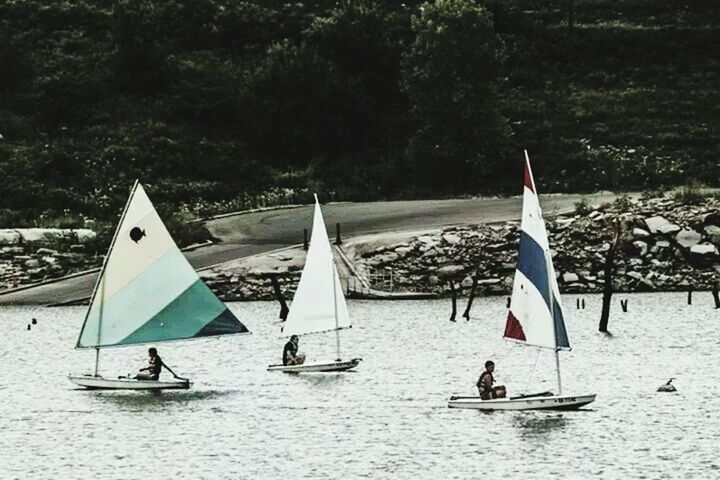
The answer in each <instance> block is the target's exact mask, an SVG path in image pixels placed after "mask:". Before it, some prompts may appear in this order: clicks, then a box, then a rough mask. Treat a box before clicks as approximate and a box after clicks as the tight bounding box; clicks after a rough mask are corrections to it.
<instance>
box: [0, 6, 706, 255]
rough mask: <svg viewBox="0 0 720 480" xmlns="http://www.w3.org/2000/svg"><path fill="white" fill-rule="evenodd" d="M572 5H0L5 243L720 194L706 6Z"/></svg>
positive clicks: (0, 214) (0, 176) (0, 217)
mask: <svg viewBox="0 0 720 480" xmlns="http://www.w3.org/2000/svg"><path fill="white" fill-rule="evenodd" d="M572 4H573V5H574V11H573V15H574V19H573V24H574V25H573V28H572V29H571V28H569V13H570V12H569V11H568V5H570V4H569V3H568V2H565V1H561V0H551V1H549V2H541V3H538V2H534V1H531V0H511V1H501V0H482V1H479V0H478V1H476V0H436V1H434V2H420V1H414V0H413V1H407V2H380V1H377V0H363V1H355V2H337V1H332V0H322V1H314V2H277V1H274V2H267V1H262V2H261V1H259V0H243V1H236V2H229V1H226V0H169V1H164V2H154V1H151V0H120V1H110V0H97V1H93V2H90V1H88V0H77V1H58V0H38V1H35V2H21V1H11V2H0V135H2V137H0V194H2V198H3V204H2V210H0V224H2V225H6V226H20V225H34V224H36V223H37V222H38V221H40V219H41V218H42V219H43V220H42V222H48V223H57V224H60V223H68V224H71V223H73V220H72V219H73V218H75V219H80V218H86V217H89V218H94V219H98V220H100V223H101V224H103V222H108V223H109V224H112V223H113V222H115V221H116V219H117V216H118V215H119V212H120V211H121V209H122V206H123V205H124V203H125V200H126V198H127V193H128V191H129V188H130V186H131V185H132V183H133V181H134V180H135V179H140V180H141V181H142V182H143V183H144V184H147V186H148V190H149V192H150V195H151V198H152V199H153V201H154V202H155V203H159V204H161V205H163V206H166V207H168V208H170V209H171V210H172V211H183V212H189V213H188V214H192V215H205V214H209V213H210V212H222V211H228V210H235V209H244V208H254V207H257V206H268V205H276V204H279V203H282V202H289V203H295V202H298V201H305V200H306V199H308V198H309V195H310V194H311V193H312V192H315V191H317V192H318V193H320V194H324V195H328V196H330V197H332V198H334V199H335V200H342V199H357V200H371V199H378V198H403V197H428V196H437V195H465V194H477V193H498V192H505V191H509V192H515V191H517V186H518V184H519V180H520V173H519V172H521V168H522V167H521V162H522V154H521V148H520V147H522V148H527V149H528V150H529V152H530V154H531V157H532V158H533V160H534V166H535V174H536V180H537V182H538V185H539V188H540V189H541V190H543V191H584V190H595V189H614V190H621V191H624V190H634V189H642V190H653V189H658V188H670V187H673V186H676V185H682V184H686V183H688V182H690V181H691V180H698V181H700V182H703V183H705V184H708V185H711V186H717V185H718V179H720V162H718V161H717V159H718V158H720V130H719V129H718V128H717V125H720V118H719V115H720V113H718V109H717V107H716V106H717V105H718V104H719V103H720V91H719V90H718V89H717V88H715V86H716V84H717V83H718V81H720V61H718V58H720V29H718V26H719V25H718V19H720V10H719V8H720V7H718V4H717V2H711V1H709V0H701V1H698V2H694V3H693V4H692V5H688V4H687V2H682V1H680V0H670V1H668V2H662V3H658V2H650V1H649V0H630V1H626V2H620V3H618V2H612V3H611V2H609V0H590V1H584V2H572ZM649 13H652V14H651V15H650V14H649ZM678 195H679V196H680V198H682V197H687V198H688V199H690V198H691V197H693V196H694V195H695V192H694V191H692V190H691V191H690V192H689V193H679V194H678ZM41 216H42V217H41ZM178 232H179V234H180V235H184V236H187V237H192V238H195V237H197V238H199V237H201V236H203V235H201V234H197V233H192V232H180V231H179V230H178ZM102 241H103V240H102V239H101V240H98V245H103V243H102Z"/></svg>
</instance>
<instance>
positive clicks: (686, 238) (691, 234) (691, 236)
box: [675, 229, 702, 248]
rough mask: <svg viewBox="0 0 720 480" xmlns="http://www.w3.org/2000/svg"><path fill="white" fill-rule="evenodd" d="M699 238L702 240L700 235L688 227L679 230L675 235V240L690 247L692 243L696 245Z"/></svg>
mask: <svg viewBox="0 0 720 480" xmlns="http://www.w3.org/2000/svg"><path fill="white" fill-rule="evenodd" d="M700 240H702V235H700V234H699V233H698V232H696V231H695V230H690V229H683V230H680V231H679V232H678V234H677V235H676V236H675V241H676V242H677V243H678V244H680V245H681V246H683V247H685V248H690V247H692V246H693V245H697V244H698V243H700Z"/></svg>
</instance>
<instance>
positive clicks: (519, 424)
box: [513, 412, 569, 439]
mask: <svg viewBox="0 0 720 480" xmlns="http://www.w3.org/2000/svg"><path fill="white" fill-rule="evenodd" d="M568 423H569V420H568V419H567V417H565V415H564V414H562V413H553V414H548V413H545V412H522V413H518V414H517V415H516V416H515V418H514V419H513V426H514V427H515V428H516V429H517V430H518V432H519V433H520V436H521V437H524V438H528V439H536V438H544V437H547V436H548V435H550V434H551V433H553V432H555V431H559V430H562V429H563V428H565V427H566V426H567V425H568Z"/></svg>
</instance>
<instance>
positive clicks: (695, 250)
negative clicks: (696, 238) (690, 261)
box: [690, 243, 718, 255]
mask: <svg viewBox="0 0 720 480" xmlns="http://www.w3.org/2000/svg"><path fill="white" fill-rule="evenodd" d="M690 253H692V254H694V255H717V254H718V249H717V247H716V246H715V245H713V244H712V243H700V244H698V245H693V246H692V247H690Z"/></svg>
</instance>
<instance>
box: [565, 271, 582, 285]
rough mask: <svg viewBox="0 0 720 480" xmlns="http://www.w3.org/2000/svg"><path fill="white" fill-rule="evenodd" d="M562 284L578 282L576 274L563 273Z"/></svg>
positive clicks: (578, 278)
mask: <svg viewBox="0 0 720 480" xmlns="http://www.w3.org/2000/svg"><path fill="white" fill-rule="evenodd" d="M562 281H563V283H576V282H579V281H580V277H579V276H578V275H577V274H576V273H572V272H565V273H563V275H562Z"/></svg>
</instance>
